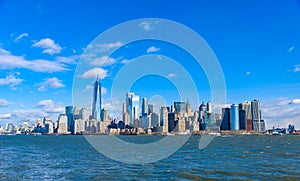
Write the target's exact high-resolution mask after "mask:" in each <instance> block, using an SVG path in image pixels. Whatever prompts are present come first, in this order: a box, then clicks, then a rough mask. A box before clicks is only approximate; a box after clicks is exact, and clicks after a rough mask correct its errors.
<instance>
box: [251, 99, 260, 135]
mask: <svg viewBox="0 0 300 181" xmlns="http://www.w3.org/2000/svg"><path fill="white" fill-rule="evenodd" d="M251 112H252V124H253V130H255V131H262V129H261V123H260V118H261V116H260V103H259V101H258V100H253V101H251Z"/></svg>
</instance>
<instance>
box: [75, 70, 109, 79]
mask: <svg viewBox="0 0 300 181" xmlns="http://www.w3.org/2000/svg"><path fill="white" fill-rule="evenodd" d="M97 76H98V78H99V79H104V78H106V77H107V76H108V74H107V70H105V69H102V68H93V69H90V70H88V71H86V72H84V73H83V74H82V75H81V76H80V77H81V78H96V77H97Z"/></svg>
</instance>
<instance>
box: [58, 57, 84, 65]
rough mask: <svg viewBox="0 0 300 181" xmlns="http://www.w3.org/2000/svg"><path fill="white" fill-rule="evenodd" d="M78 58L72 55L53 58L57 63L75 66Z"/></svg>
mask: <svg viewBox="0 0 300 181" xmlns="http://www.w3.org/2000/svg"><path fill="white" fill-rule="evenodd" d="M79 58H80V56H79V55H72V56H68V57H61V56H58V57H56V58H55V60H56V61H57V62H59V63H65V64H77V63H78V60H79Z"/></svg>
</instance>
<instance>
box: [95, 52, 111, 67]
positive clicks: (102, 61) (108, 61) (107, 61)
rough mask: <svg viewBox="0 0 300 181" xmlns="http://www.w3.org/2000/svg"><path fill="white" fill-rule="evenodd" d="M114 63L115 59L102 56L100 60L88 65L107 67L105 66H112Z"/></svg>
mask: <svg viewBox="0 0 300 181" xmlns="http://www.w3.org/2000/svg"><path fill="white" fill-rule="evenodd" d="M114 63H116V59H114V58H112V57H109V56H106V55H104V56H102V57H100V58H96V59H95V60H94V61H92V62H91V63H90V65H93V66H107V65H112V64H114Z"/></svg>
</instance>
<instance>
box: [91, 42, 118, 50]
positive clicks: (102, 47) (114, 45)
mask: <svg viewBox="0 0 300 181" xmlns="http://www.w3.org/2000/svg"><path fill="white" fill-rule="evenodd" d="M122 45H123V43H122V42H120V41H117V42H115V43H106V44H97V45H96V46H97V47H99V48H100V49H99V51H100V52H106V51H108V50H111V49H114V48H119V47H121V46H122ZM92 48H93V46H92V45H90V46H88V49H92Z"/></svg>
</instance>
